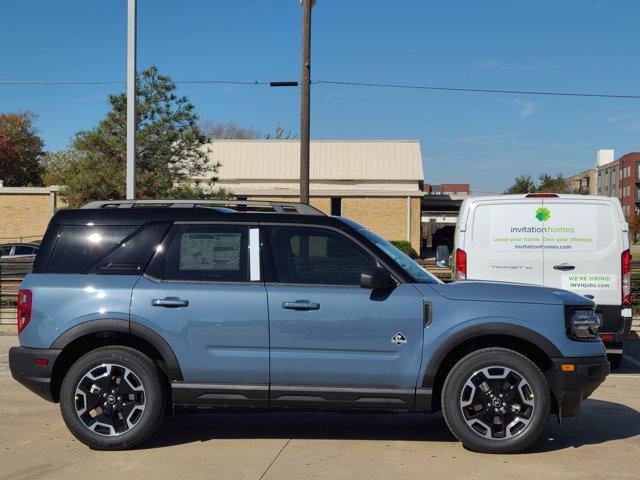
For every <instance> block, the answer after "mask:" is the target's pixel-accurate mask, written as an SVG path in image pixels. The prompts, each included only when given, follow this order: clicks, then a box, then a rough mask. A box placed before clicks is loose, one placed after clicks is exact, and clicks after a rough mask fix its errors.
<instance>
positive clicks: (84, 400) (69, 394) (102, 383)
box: [60, 346, 165, 450]
mask: <svg viewBox="0 0 640 480" xmlns="http://www.w3.org/2000/svg"><path fill="white" fill-rule="evenodd" d="M164 409H165V393H164V385H163V382H162V378H161V377H160V373H159V372H158V369H157V368H156V366H155V365H154V363H153V362H152V361H151V359H149V357H147V356H146V355H144V354H142V353H141V352H139V351H137V350H134V349H132V348H128V347H116V346H114V347H102V348H98V349H96V350H93V351H91V352H89V353H87V354H86V355H84V356H83V357H81V358H80V359H79V360H78V361H77V362H76V363H75V364H74V365H73V366H72V367H71V368H70V369H69V372H67V375H66V376H65V378H64V380H63V382H62V388H61V391H60V410H61V412H62V417H63V419H64V421H65V423H66V425H67V427H68V428H69V430H70V431H71V433H73V435H74V436H75V437H76V438H77V439H78V440H80V441H81V442H82V443H84V444H86V445H87V446H89V447H90V448H93V449H96V450H124V449H128V448H133V447H135V446H137V445H139V444H141V443H142V442H144V441H145V440H146V439H147V438H148V437H149V436H150V435H152V434H153V433H154V432H155V431H156V429H157V428H158V426H159V425H160V422H161V421H162V417H163V414H164Z"/></svg>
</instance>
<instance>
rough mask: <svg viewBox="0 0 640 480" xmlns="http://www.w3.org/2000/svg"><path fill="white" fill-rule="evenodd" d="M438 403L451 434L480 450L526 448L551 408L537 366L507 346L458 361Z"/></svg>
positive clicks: (489, 349) (504, 450) (538, 433)
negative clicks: (440, 404)
mask: <svg viewBox="0 0 640 480" xmlns="http://www.w3.org/2000/svg"><path fill="white" fill-rule="evenodd" d="M441 401H442V411H443V413H444V418H445V420H446V422H447V425H448V426H449V428H450V429H451V432H452V433H453V434H454V435H455V436H456V438H457V439H458V440H460V441H461V442H462V443H463V445H464V446H465V447H467V448H469V449H471V450H474V451H478V452H484V453H512V452H517V451H519V450H522V449H524V448H526V447H528V446H529V445H531V444H532V443H533V442H535V441H536V439H537V438H538V437H539V436H540V434H541V433H542V432H543V430H544V428H545V426H546V424H547V419H548V418H549V413H550V410H551V394H550V391H549V386H548V385H547V382H546V380H545V378H544V375H543V374H542V372H541V371H540V369H539V368H538V367H537V366H536V365H535V364H534V363H533V362H531V361H530V360H529V359H528V358H526V357H525V356H524V355H521V354H520V353H517V352H514V351H513V350H508V349H505V348H485V349H482V350H478V351H475V352H473V353H470V354H469V355H467V356H466V357H464V358H463V359H462V360H460V361H459V362H458V363H457V364H456V365H455V366H454V367H453V369H452V370H451V372H449V375H448V376H447V379H446V381H445V383H444V386H443V389H442V399H441Z"/></svg>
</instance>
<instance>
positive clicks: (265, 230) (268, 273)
mask: <svg viewBox="0 0 640 480" xmlns="http://www.w3.org/2000/svg"><path fill="white" fill-rule="evenodd" d="M260 226H261V230H262V232H261V239H262V240H261V242H262V259H263V262H262V264H263V266H264V267H265V268H264V281H265V284H266V285H284V286H302V287H310V288H322V287H331V288H362V287H360V285H359V284H358V285H345V284H335V283H326V284H325V283H300V282H283V281H280V279H279V278H278V272H277V270H276V259H275V250H274V248H273V244H272V241H271V227H292V228H315V229H321V230H329V231H332V232H334V233H337V234H338V235H340V236H342V237H344V238H345V239H346V240H347V241H351V242H353V243H355V244H356V245H357V246H358V247H359V248H360V249H361V250H363V251H364V252H365V253H366V254H367V255H369V256H370V257H372V258H373V259H374V261H375V262H376V264H377V265H378V266H379V267H383V268H384V269H385V270H387V272H389V275H391V278H393V280H394V281H395V282H396V284H402V283H406V282H404V281H403V280H402V278H400V277H399V276H398V275H397V274H396V272H395V269H394V268H390V267H389V265H388V263H387V262H385V261H384V260H383V259H381V258H380V256H379V255H377V254H376V253H375V252H374V251H373V250H372V249H371V248H369V247H368V246H367V245H366V244H365V243H364V242H362V241H360V240H359V239H357V238H355V237H354V236H352V235H349V233H348V232H347V231H345V230H343V229H341V228H336V227H332V226H330V225H318V224H313V223H294V222H291V223H289V222H287V223H282V222H261V223H260Z"/></svg>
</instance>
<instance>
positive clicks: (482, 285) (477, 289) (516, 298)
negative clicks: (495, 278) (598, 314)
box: [429, 280, 594, 306]
mask: <svg viewBox="0 0 640 480" xmlns="http://www.w3.org/2000/svg"><path fill="white" fill-rule="evenodd" d="M429 286H430V287H431V288H433V289H434V290H435V291H436V292H438V293H439V294H440V295H442V296H443V297H445V298H449V299H451V300H472V301H484V302H510V303H540V304H547V305H589V306H590V305H593V304H594V303H593V302H592V301H591V300H589V299H588V298H586V297H583V296H582V295H578V294H576V293H573V292H569V291H567V290H560V289H558V288H549V287H539V286H536V285H527V284H524V283H504V282H489V281H474V280H465V281H461V282H452V283H442V284H430V285H429Z"/></svg>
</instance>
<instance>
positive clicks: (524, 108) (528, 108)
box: [515, 99, 538, 120]
mask: <svg viewBox="0 0 640 480" xmlns="http://www.w3.org/2000/svg"><path fill="white" fill-rule="evenodd" d="M515 103H516V107H517V108H519V109H520V120H524V119H525V118H527V117H530V116H531V115H533V114H534V113H536V110H538V104H537V103H535V102H531V101H529V100H520V99H518V100H516V102H515Z"/></svg>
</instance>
